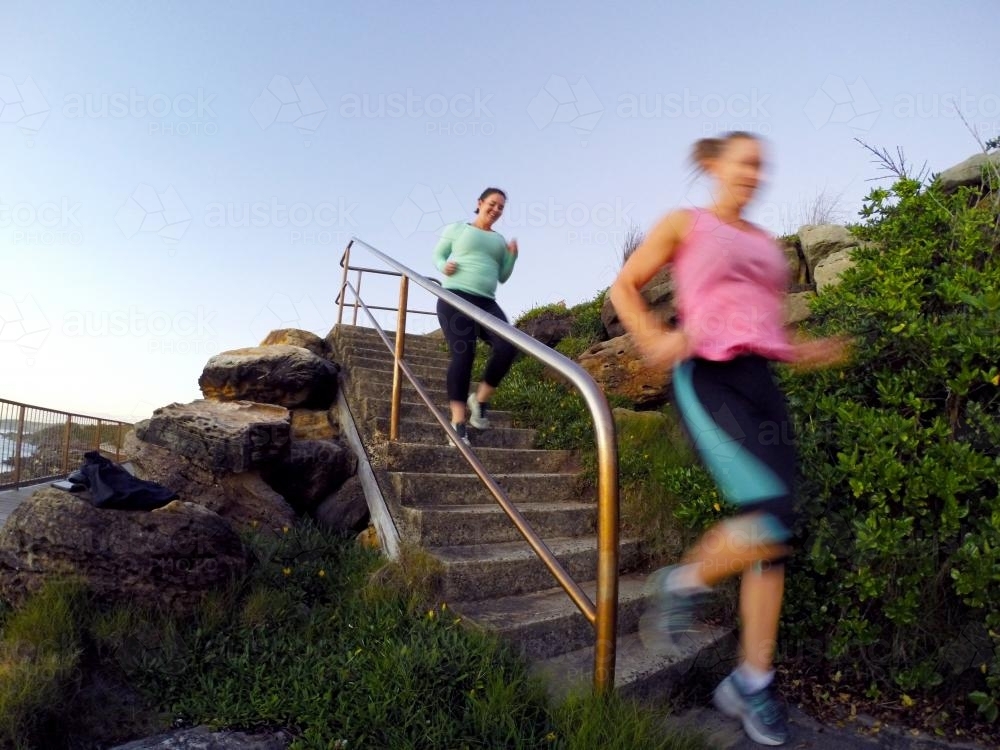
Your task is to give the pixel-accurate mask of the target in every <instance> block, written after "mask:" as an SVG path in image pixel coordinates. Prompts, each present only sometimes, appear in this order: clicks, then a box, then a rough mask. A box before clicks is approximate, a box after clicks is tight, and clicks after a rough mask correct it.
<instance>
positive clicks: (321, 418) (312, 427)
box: [292, 409, 340, 440]
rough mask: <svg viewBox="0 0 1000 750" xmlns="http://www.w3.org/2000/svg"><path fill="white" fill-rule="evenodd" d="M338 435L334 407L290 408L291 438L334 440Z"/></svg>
mask: <svg viewBox="0 0 1000 750" xmlns="http://www.w3.org/2000/svg"><path fill="white" fill-rule="evenodd" d="M338 437H340V423H339V422H338V421H337V418H336V410H335V409H326V410H322V411H318V410H313V409H293V410H292V440H334V439H336V438H338Z"/></svg>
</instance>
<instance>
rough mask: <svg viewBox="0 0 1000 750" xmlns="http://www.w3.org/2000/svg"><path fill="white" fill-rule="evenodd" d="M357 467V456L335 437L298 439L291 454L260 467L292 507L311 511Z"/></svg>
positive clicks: (265, 477) (262, 472)
mask: <svg viewBox="0 0 1000 750" xmlns="http://www.w3.org/2000/svg"><path fill="white" fill-rule="evenodd" d="M357 470H358V459H357V457H356V456H355V455H354V453H352V452H351V450H350V449H349V448H347V447H346V446H344V445H342V444H341V443H338V442H336V441H334V440H297V441H295V442H293V443H292V447H291V449H290V450H289V451H288V454H287V455H286V456H285V457H284V458H282V459H281V460H279V461H275V462H272V463H271V464H269V465H267V466H265V467H263V468H262V469H261V476H263V477H264V479H265V480H266V481H267V483H268V484H269V485H271V487H273V488H274V489H275V490H277V491H278V492H279V493H280V494H281V496H282V497H284V498H285V500H287V501H288V502H289V503H290V504H291V505H292V507H293V508H295V509H296V510H298V511H300V512H306V513H312V512H313V511H315V510H316V508H317V506H318V505H319V504H320V503H321V502H323V500H324V499H326V498H327V496H329V495H330V493H331V492H333V491H334V490H336V489H337V488H338V487H340V486H341V485H342V484H343V483H344V482H346V481H347V480H348V478H350V477H352V476H354V474H355V472H357Z"/></svg>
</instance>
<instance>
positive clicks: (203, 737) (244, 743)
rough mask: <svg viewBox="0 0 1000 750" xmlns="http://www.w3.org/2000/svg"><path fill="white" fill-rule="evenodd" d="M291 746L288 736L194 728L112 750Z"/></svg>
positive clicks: (231, 749) (260, 749) (274, 748)
mask: <svg viewBox="0 0 1000 750" xmlns="http://www.w3.org/2000/svg"><path fill="white" fill-rule="evenodd" d="M291 743H292V737H291V735H290V734H288V733H287V732H283V731H277V732H264V733H260V734H247V733H245V732H213V731H211V730H210V729H209V728H208V727H192V728H191V729H178V730H176V731H173V732H164V733H163V734H158V735H156V736H155V737H147V738H146V739H142V740H135V741H134V742H128V743H126V744H124V745H117V746H115V747H113V748H111V750H285V748H287V747H288V746H289V745H290V744H291Z"/></svg>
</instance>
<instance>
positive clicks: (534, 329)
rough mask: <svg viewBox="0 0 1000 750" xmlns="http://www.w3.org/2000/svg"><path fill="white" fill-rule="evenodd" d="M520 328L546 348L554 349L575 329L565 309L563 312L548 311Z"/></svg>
mask: <svg viewBox="0 0 1000 750" xmlns="http://www.w3.org/2000/svg"><path fill="white" fill-rule="evenodd" d="M518 328H520V329H521V330H522V331H524V332H525V333H526V334H528V335H529V336H531V337H532V338H533V339H537V340H538V341H541V342H542V343H543V344H545V345H546V346H553V347H554V346H555V345H556V344H558V343H559V342H560V341H562V340H563V339H564V338H566V337H567V336H569V334H570V331H571V330H572V329H573V318H572V317H570V314H569V312H568V311H567V310H566V309H565V308H563V309H562V310H552V309H546V310H545V311H544V312H541V313H539V314H538V315H535V316H533V317H532V318H531V319H530V320H526V321H525V322H523V323H521V324H519V325H518Z"/></svg>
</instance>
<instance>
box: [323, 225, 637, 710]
mask: <svg viewBox="0 0 1000 750" xmlns="http://www.w3.org/2000/svg"><path fill="white" fill-rule="evenodd" d="M355 245H357V246H360V247H363V248H364V249H365V250H367V251H368V252H370V253H372V254H373V255H375V257H377V258H378V259H379V260H381V261H382V262H383V263H385V264H386V265H388V266H390V267H391V268H393V269H394V271H385V270H381V269H368V268H364V267H356V266H351V265H350V256H351V248H352V247H353V246H355ZM340 265H341V266H342V267H343V269H344V274H343V279H342V282H341V288H340V293H339V294H338V295H337V304H338V313H337V324H338V325H340V324H341V323H342V321H343V313H344V306H345V303H346V296H347V291H348V289H350V291H351V292H352V293H353V294H354V323H353V325H356V324H357V311H358V309H359V307H360V308H361V309H362V310H363V311H364V312H365V314H366V315H367V316H368V318H369V319H370V321H371V323H372V325H373V327H374V329H375V331H376V332H377V333H378V335H379V337H380V338H381V339H382V342H383V343H384V344H385V345H386V347H388V348H389V349H390V350H392V351H393V352H394V355H395V356H394V365H393V379H392V411H391V415H390V420H389V439H390V440H398V439H399V413H400V406H399V405H400V398H401V394H402V378H403V376H404V375H405V376H406V378H407V379H409V381H410V383H411V384H412V386H413V388H414V389H415V390H416V392H417V394H418V395H419V396H420V398H421V399H422V400H423V401H424V402H425V403H426V404H427V406H428V408H430V410H431V413H432V414H433V415H434V418H435V419H436V420H437V421H438V422H439V423H440V425H441V427H442V428H444V430H445V431H447V432H448V433H449V434H450V436H451V437H452V442H454V443H455V445H456V447H457V448H458V450H459V452H460V453H461V455H462V456H463V457H464V458H465V460H466V461H468V462H469V464H470V466H471V467H472V469H473V471H474V472H475V473H476V475H477V476H478V477H479V479H480V480H481V481H482V483H483V484H484V485H485V486H486V488H487V489H488V490H489V491H490V493H491V494H492V495H493V497H494V498H495V499H496V501H497V503H498V504H499V505H500V507H501V508H502V509H503V511H504V512H505V513H506V514H507V516H508V517H509V518H510V519H511V521H512V522H513V523H514V526H515V527H516V528H517V530H518V532H520V534H521V535H522V536H523V537H524V539H525V541H527V542H528V544H529V545H530V546H531V548H532V550H534V552H535V554H536V555H538V557H539V558H540V559H541V560H542V562H543V563H544V564H545V566H546V567H547V568H548V569H549V571H550V572H551V573H552V575H553V577H554V578H555V579H556V581H557V582H558V583H559V585H560V586H562V588H563V590H565V591H566V593H567V594H568V595H569V597H570V599H572V601H573V603H574V604H575V605H576V606H577V608H578V609H579V610H580V612H582V613H583V615H584V617H586V618H587V620H588V621H589V622H590V624H591V625H592V626H593V628H594V636H595V642H594V688H595V689H596V690H597V691H598V692H602V693H603V692H606V691H608V690H610V689H611V688H612V687H613V686H614V677H615V659H616V644H617V639H616V635H617V633H616V631H617V621H618V446H617V442H616V437H615V423H614V419H613V417H612V415H611V409H610V407H609V406H608V401H607V398H606V397H605V395H604V392H603V391H602V390H601V389H600V388H599V387H598V386H597V384H596V383H595V382H594V380H593V378H591V377H590V375H589V374H588V373H587V372H586V370H584V369H583V368H582V367H580V366H579V365H578V364H577V363H576V362H573V361H572V360H570V359H567V358H566V357H564V356H563V355H561V354H559V353H558V352H557V351H555V350H554V349H552V348H550V347H548V346H546V345H545V344H543V343H541V342H540V341H538V340H536V339H534V338H532V337H531V336H529V335H528V334H526V333H524V332H523V331H520V330H518V329H517V328H515V327H514V326H512V325H510V324H508V323H505V322H504V321H502V320H500V319H498V318H496V317H494V316H492V315H489V314H488V313H485V312H484V311H482V310H480V309H479V308H478V307H476V306H475V305H473V304H471V303H469V302H467V301H466V300H464V299H462V298H461V297H459V296H458V295H455V294H452V293H451V292H449V291H448V290H447V289H444V288H443V287H442V286H441V285H440V284H437V283H436V282H434V281H431V280H430V279H428V278H426V277H424V276H422V275H420V274H418V273H417V272H415V271H413V270H411V269H410V268H407V267H406V266H404V265H403V264H402V263H399V262H398V261H396V260H394V259H393V258H391V257H389V256H388V255H386V254H384V253H382V252H381V251H379V250H377V249H376V248H374V247H372V246H371V245H369V244H368V243H367V242H365V241H364V240H361V239H359V238H357V237H354V238H352V239H351V241H350V242H349V243H348V244H347V248H346V249H345V250H344V254H343V256H342V257H341V259H340ZM350 270H356V271H358V272H359V273H358V277H357V278H358V284H357V286H353V285H351V284H350V283H349V282H348V280H347V276H348V271H350ZM362 272H371V273H379V274H383V275H391V276H398V277H399V279H400V282H399V304H398V306H397V307H396V308H395V309H396V310H397V321H396V340H395V342H390V341H389V337H388V336H387V335H386V333H385V331H383V330H382V328H381V327H380V326H379V325H378V322H377V321H376V320H375V316H374V315H372V313H371V310H391V309H393V308H388V307H376V306H372V307H369V306H368V305H366V304H365V303H364V302H363V301H362V300H361V296H360V293H359V290H360V279H361V273H362ZM411 280H412V281H413V282H414V283H415V284H417V285H418V286H420V287H422V288H423V289H425V290H426V291H428V292H430V293H431V294H433V295H434V296H435V297H437V298H439V299H442V300H444V301H445V302H447V303H448V304H449V305H451V306H453V307H455V308H457V309H458V310H460V311H461V312H463V313H464V314H465V315H468V316H469V317H470V318H472V319H473V320H475V321H476V322H477V323H479V324H480V325H481V326H484V327H486V328H488V329H489V330H490V331H492V332H493V333H495V334H497V335H498V336H501V337H502V338H504V339H505V340H507V341H509V342H510V343H511V344H513V345H514V346H516V347H517V348H518V349H520V350H521V351H522V352H524V353H526V354H528V355H529V356H532V357H534V358H535V359H538V360H540V361H541V362H543V363H544V364H546V365H548V366H549V367H551V368H553V369H554V370H556V371H557V372H558V373H559V374H560V375H562V376H563V377H564V378H566V379H567V380H568V381H569V382H571V383H572V384H573V385H574V386H575V387H576V388H577V390H578V391H579V392H580V395H581V396H582V397H583V399H584V402H585V403H586V404H587V408H588V409H589V411H590V415H591V418H592V419H593V422H594V434H595V439H596V443H597V467H598V473H597V496H598V516H597V548H598V549H597V596H596V599H597V601H596V603H595V602H592V601H591V600H590V598H589V597H588V596H587V594H586V593H585V592H584V591H583V589H582V588H581V587H580V585H579V584H578V583H577V582H576V581H575V580H573V578H572V576H570V575H569V573H568V572H567V571H566V569H565V568H564V567H563V566H562V564H561V563H560V562H559V560H557V559H556V557H555V555H554V554H552V551H551V550H550V549H549V548H548V546H547V545H546V544H545V542H544V540H543V539H542V538H541V537H540V536H539V535H538V533H537V532H536V531H535V530H534V529H533V528H532V527H531V525H530V524H529V523H528V521H527V520H526V519H525V518H524V516H523V515H522V514H521V512H520V511H519V510H518V509H517V507H516V506H515V505H514V504H513V503H512V502H511V501H510V499H509V498H508V497H507V494H506V493H505V492H504V491H503V489H501V488H500V486H499V485H498V484H497V483H496V481H495V480H494V479H493V477H492V476H490V474H489V472H487V471H486V469H485V468H484V466H483V464H482V463H481V462H480V461H479V459H478V458H477V457H476V454H475V453H474V452H473V451H472V450H471V449H470V448H469V447H468V446H467V445H465V443H463V442H462V441H461V440H458V439H457V437H458V436H457V434H456V433H455V431H454V428H452V426H451V421H450V416H449V417H445V416H444V415H442V414H441V412H440V411H438V409H437V408H436V407H435V406H434V402H433V399H432V398H431V396H430V395H429V394H428V393H427V391H426V390H425V389H424V387H423V386H422V385H421V383H420V382H419V380H418V379H417V378H416V376H415V375H414V374H413V372H412V371H411V370H410V367H409V366H408V365H407V364H406V362H405V361H404V356H405V345H406V338H405V333H406V314H407V312H408V310H407V304H408V296H409V282H410V281H411ZM417 312H420V311H417Z"/></svg>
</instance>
